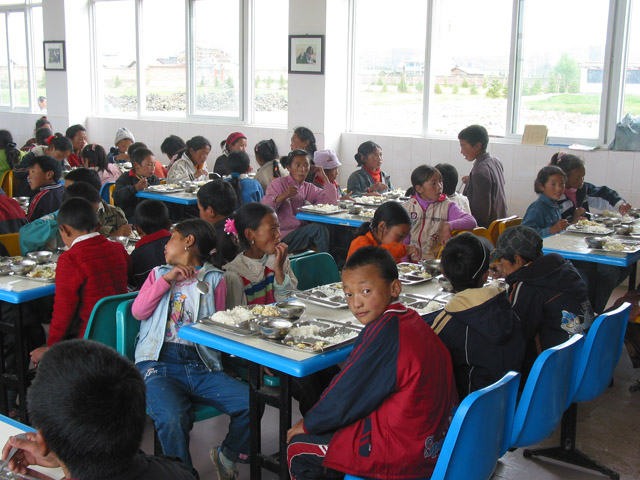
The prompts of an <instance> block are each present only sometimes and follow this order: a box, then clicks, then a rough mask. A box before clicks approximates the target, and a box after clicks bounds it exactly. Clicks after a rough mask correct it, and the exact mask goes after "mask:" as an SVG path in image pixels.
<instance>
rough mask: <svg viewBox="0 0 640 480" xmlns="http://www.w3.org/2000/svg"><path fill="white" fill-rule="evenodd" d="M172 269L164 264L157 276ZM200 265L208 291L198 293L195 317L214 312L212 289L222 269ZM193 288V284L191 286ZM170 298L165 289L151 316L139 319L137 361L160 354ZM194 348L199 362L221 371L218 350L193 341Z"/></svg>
mask: <svg viewBox="0 0 640 480" xmlns="http://www.w3.org/2000/svg"><path fill="white" fill-rule="evenodd" d="M171 268H173V267H172V266H171V265H163V266H160V267H156V269H155V270H156V278H158V277H160V276H161V275H164V274H165V273H167V272H169V271H170V270H171ZM202 268H206V269H207V273H206V274H205V276H204V281H205V282H206V283H208V284H209V292H210V293H209V294H207V295H201V294H200V293H198V295H200V302H199V304H198V311H196V312H195V316H194V318H196V319H198V318H202V317H205V316H209V315H213V314H214V313H215V311H216V305H215V300H214V296H213V292H214V291H215V289H216V287H217V286H218V283H219V282H220V280H221V279H222V272H221V271H220V270H218V269H217V268H215V267H213V266H212V265H210V264H208V263H207V264H205V265H204V266H203V267H202ZM194 288H195V286H194ZM170 300H171V289H168V290H167V291H166V292H165V294H164V295H163V297H162V299H161V300H160V302H159V303H158V306H157V307H156V309H155V310H154V311H153V314H152V315H151V317H149V318H148V319H146V320H142V322H141V325H140V333H139V334H138V343H137V345H136V363H139V362H143V361H145V360H153V361H157V360H158V358H159V357H160V350H161V349H162V345H163V344H164V336H165V329H166V326H167V318H168V317H169V304H170ZM196 349H197V350H198V354H199V356H200V359H201V360H202V362H203V363H204V364H205V365H206V366H207V368H209V370H215V371H220V370H222V359H221V357H220V352H219V351H217V350H214V349H211V348H207V347H205V346H202V345H198V344H196Z"/></svg>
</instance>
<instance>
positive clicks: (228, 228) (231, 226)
mask: <svg viewBox="0 0 640 480" xmlns="http://www.w3.org/2000/svg"><path fill="white" fill-rule="evenodd" d="M224 233H226V234H227V235H233V238H234V239H235V241H236V242H237V241H238V230H236V221H235V220H233V219H232V218H227V220H226V221H225V222H224Z"/></svg>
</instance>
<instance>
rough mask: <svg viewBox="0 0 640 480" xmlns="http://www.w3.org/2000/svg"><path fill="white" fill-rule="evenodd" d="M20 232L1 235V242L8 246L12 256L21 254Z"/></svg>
mask: <svg viewBox="0 0 640 480" xmlns="http://www.w3.org/2000/svg"><path fill="white" fill-rule="evenodd" d="M19 239H20V234H19V233H5V234H4V235H0V242H1V243H3V244H4V246H5V247H7V251H8V252H9V255H11V256H12V257H15V256H18V255H20V240H19Z"/></svg>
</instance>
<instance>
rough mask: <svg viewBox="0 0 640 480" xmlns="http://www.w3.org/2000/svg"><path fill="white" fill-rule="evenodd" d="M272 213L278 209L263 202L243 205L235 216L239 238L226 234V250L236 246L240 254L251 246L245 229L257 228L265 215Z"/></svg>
mask: <svg viewBox="0 0 640 480" xmlns="http://www.w3.org/2000/svg"><path fill="white" fill-rule="evenodd" d="M270 213H274V214H275V213H276V211H275V210H274V209H273V208H271V207H270V206H268V205H265V204H263V203H257V202H249V203H245V204H244V205H241V206H240V208H238V211H237V212H236V214H235V218H234V224H235V228H236V231H237V232H238V238H237V240H236V239H235V237H234V235H225V237H224V240H223V243H224V244H225V245H224V249H225V252H231V249H232V248H235V251H236V254H238V253H240V252H243V251H244V250H245V249H247V248H249V247H250V246H251V243H250V242H249V240H248V239H247V237H246V236H245V233H244V232H245V230H246V229H247V228H248V229H250V230H257V229H258V227H260V224H261V223H262V219H263V218H264V217H265V215H268V214H270Z"/></svg>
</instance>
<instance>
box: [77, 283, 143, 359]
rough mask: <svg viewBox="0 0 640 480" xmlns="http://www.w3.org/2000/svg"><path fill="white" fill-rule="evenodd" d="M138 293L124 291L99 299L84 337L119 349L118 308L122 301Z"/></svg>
mask: <svg viewBox="0 0 640 480" xmlns="http://www.w3.org/2000/svg"><path fill="white" fill-rule="evenodd" d="M137 295H138V292H131V293H123V294H121V295H113V296H111V297H104V298H102V299H100V300H98V302H97V303H96V304H95V306H94V307H93V310H92V311H91V316H90V317H89V322H88V323H87V329H86V330H85V332H84V338H86V339H89V340H95V341H96V342H100V343H102V344H104V345H108V346H109V347H111V348H114V349H116V350H117V348H116V345H117V341H116V310H117V308H118V305H120V303H122V302H123V301H125V300H128V299H132V298H135V297H136V296H137ZM132 301H133V300H132Z"/></svg>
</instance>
